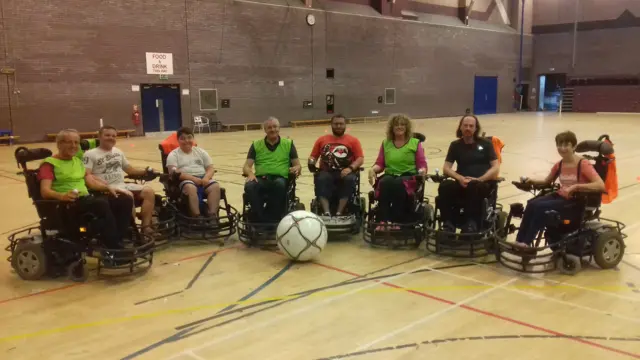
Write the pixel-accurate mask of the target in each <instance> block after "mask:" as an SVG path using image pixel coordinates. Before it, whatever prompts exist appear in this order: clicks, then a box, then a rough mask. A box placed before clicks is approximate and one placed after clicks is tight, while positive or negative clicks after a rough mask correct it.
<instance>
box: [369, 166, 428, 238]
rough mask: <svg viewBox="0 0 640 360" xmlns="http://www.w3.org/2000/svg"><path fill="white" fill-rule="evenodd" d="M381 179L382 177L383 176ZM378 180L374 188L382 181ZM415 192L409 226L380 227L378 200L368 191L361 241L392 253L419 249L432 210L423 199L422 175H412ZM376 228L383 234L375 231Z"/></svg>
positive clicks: (410, 204)
mask: <svg viewBox="0 0 640 360" xmlns="http://www.w3.org/2000/svg"><path fill="white" fill-rule="evenodd" d="M383 176H384V175H383ZM381 177H382V176H379V177H378V178H377V180H376V184H377V183H378V181H379V180H380V179H381ZM415 181H416V191H415V193H414V194H413V195H407V196H410V197H411V198H410V199H409V201H408V205H409V206H410V208H409V209H406V211H407V213H408V220H409V221H408V222H406V223H391V224H388V223H383V222H378V221H376V220H377V219H376V215H377V210H378V199H376V196H375V190H371V191H369V205H368V208H367V209H368V210H367V215H366V224H365V226H364V230H363V232H362V235H363V239H364V241H365V242H366V243H368V244H369V245H371V246H373V247H382V248H391V249H409V248H413V249H415V248H418V247H419V246H420V243H422V240H423V239H424V236H425V234H426V233H425V231H426V228H427V227H428V226H429V221H430V220H429V219H430V217H431V215H430V214H432V213H433V208H432V207H431V205H430V204H429V199H426V198H425V197H424V190H425V184H426V180H425V178H424V177H423V176H421V175H415ZM379 227H382V228H384V229H383V230H377V229H378V228H379Z"/></svg>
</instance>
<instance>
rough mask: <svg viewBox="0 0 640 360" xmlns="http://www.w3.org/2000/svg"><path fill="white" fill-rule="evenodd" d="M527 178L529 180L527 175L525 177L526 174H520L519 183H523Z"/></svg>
mask: <svg viewBox="0 0 640 360" xmlns="http://www.w3.org/2000/svg"><path fill="white" fill-rule="evenodd" d="M527 180H529V178H528V177H526V176H520V182H521V183H523V184H524V183H526V182H527Z"/></svg>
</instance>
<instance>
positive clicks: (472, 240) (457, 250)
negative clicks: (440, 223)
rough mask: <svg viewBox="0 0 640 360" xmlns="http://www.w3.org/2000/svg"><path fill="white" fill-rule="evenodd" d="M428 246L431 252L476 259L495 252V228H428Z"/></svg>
mask: <svg viewBox="0 0 640 360" xmlns="http://www.w3.org/2000/svg"><path fill="white" fill-rule="evenodd" d="M426 235H427V236H426V248H427V250H429V251H430V252H432V253H434V254H438V255H443V256H450V257H455V258H465V259H474V258H481V257H486V256H489V255H492V254H494V253H495V229H494V228H493V227H490V228H487V229H485V230H482V231H478V232H462V233H458V232H456V231H446V230H442V227H439V229H435V228H427V229H426Z"/></svg>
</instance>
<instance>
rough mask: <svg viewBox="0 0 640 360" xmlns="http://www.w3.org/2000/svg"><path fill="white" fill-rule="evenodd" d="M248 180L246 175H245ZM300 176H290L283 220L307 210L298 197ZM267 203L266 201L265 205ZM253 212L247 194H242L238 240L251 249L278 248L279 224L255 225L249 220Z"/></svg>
mask: <svg viewBox="0 0 640 360" xmlns="http://www.w3.org/2000/svg"><path fill="white" fill-rule="evenodd" d="M243 176H244V177H245V178H246V175H245V174H243ZM297 178H298V176H297V175H293V174H289V178H288V179H287V189H286V192H285V194H286V196H287V199H286V205H287V206H286V211H285V213H284V214H282V216H281V217H280V220H282V218H283V217H285V216H286V215H287V214H288V213H290V212H293V211H296V210H305V209H306V208H305V206H304V204H303V203H301V202H300V198H298V196H297V195H296V186H297V184H296V180H297ZM265 203H266V199H265V201H264V202H263V204H265ZM250 211H251V204H250V203H249V199H248V198H247V194H246V193H244V192H243V194H242V214H241V215H240V218H239V219H238V238H239V239H240V241H242V242H243V243H244V244H245V245H247V246H250V247H253V246H255V247H264V248H272V247H274V246H277V239H276V231H277V227H278V223H279V221H278V222H275V223H255V222H252V221H251V220H250V219H249V216H250Z"/></svg>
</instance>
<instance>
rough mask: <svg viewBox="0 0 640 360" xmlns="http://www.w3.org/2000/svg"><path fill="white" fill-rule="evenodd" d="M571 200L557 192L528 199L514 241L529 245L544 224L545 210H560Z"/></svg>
mask: <svg viewBox="0 0 640 360" xmlns="http://www.w3.org/2000/svg"><path fill="white" fill-rule="evenodd" d="M570 203H571V201H570V200H567V199H565V198H563V197H561V196H560V195H558V194H549V195H545V196H542V197H539V198H535V199H532V200H530V201H529V202H528V203H527V208H526V209H525V211H524V215H523V216H522V222H521V223H520V230H518V235H517V236H516V241H517V242H519V243H525V244H528V245H531V243H533V240H535V238H536V236H537V235H538V232H539V231H540V230H543V229H544V228H545V225H546V221H547V220H546V214H545V213H546V212H547V211H550V210H556V211H560V210H562V209H563V208H564V207H565V206H566V205H568V204H570Z"/></svg>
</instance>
